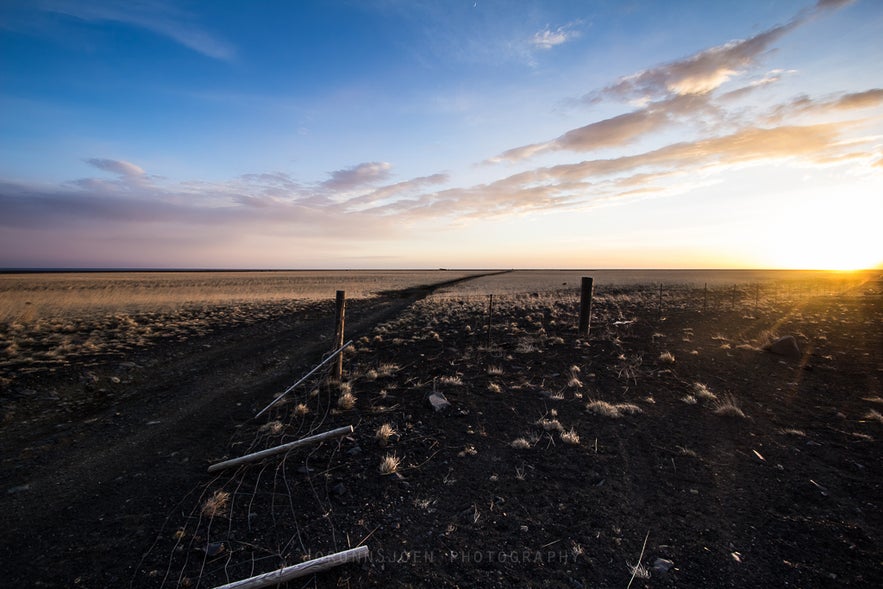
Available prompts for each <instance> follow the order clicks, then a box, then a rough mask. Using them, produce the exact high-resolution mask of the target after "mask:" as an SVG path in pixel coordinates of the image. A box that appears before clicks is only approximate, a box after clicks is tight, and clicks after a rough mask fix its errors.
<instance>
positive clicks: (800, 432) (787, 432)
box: [782, 427, 806, 438]
mask: <svg viewBox="0 0 883 589" xmlns="http://www.w3.org/2000/svg"><path fill="white" fill-rule="evenodd" d="M782 433H783V434H785V435H786V436H796V437H798V438H805V437H806V432H804V431H803V430H802V429H794V428H791V427H789V428H786V429H783V430H782Z"/></svg>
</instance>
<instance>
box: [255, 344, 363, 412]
mask: <svg viewBox="0 0 883 589" xmlns="http://www.w3.org/2000/svg"><path fill="white" fill-rule="evenodd" d="M352 344H353V340H350V341H348V342H347V343H345V344H343V345H342V346H340V347H339V348H337V349H336V350H335V351H333V352H332V353H331V355H330V356H328V357H327V358H325V359H324V360H322V361H321V362H319V365H318V366H316V367H315V368H313V369H312V370H310V371H309V372H307V373H306V374H305V375H304V377H303V378H301V379H300V380H299V381H297V382H296V383H294V384H293V385H291V386H290V387H288V388H287V389H285V391H284V392H283V393H282V394H281V395H279V396H278V397H276V398H275V399H273V400H272V401H271V402H270V404H269V405H267V406H266V407H264V408H263V409H261V410H260V411H258V412H257V413H255V417H260V416H261V414H263V413H264V411H266V410H267V409H269V408H270V407H272V406H273V405H275V404H276V403H278V402H279V399H281V398H282V397H284V396H285V395H287V394H288V393H290V392H291V391H293V390H294V389H296V388H297V387H298V385H300V383H302V382H303V381H305V380H306V379H308V378H310V377H311V376H313V374H314V373H315V372H316V371H317V370H319V369H320V368H322V367H323V366H325V365H326V364H328V362H330V361H331V359H332V358H335V357H336V356H337V355H338V354H340V353H341V352H343V351H344V350H345V349H346V348H347V347H349V346H351V345H352Z"/></svg>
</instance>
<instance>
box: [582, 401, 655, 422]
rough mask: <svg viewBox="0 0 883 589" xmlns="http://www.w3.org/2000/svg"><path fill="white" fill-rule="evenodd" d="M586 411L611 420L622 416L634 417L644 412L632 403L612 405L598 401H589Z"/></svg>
mask: <svg viewBox="0 0 883 589" xmlns="http://www.w3.org/2000/svg"><path fill="white" fill-rule="evenodd" d="M586 410H588V411H589V412H591V413H594V414H596V415H603V416H604V417H611V418H613V419H617V418H620V417H622V416H623V415H634V414H636V413H643V412H644V411H643V410H642V409H641V408H640V407H638V406H637V405H635V404H634V403H616V404H613V403H608V402H607V401H601V400H599V399H595V400H592V401H589V403H588V404H587V405H586Z"/></svg>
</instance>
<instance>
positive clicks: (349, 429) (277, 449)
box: [208, 425, 353, 472]
mask: <svg viewBox="0 0 883 589" xmlns="http://www.w3.org/2000/svg"><path fill="white" fill-rule="evenodd" d="M351 433H353V426H351V425H348V426H346V427H339V428H337V429H333V430H331V431H328V432H325V433H321V434H316V435H315V436H309V437H306V438H303V439H300V440H295V441H294V442H289V443H287V444H282V445H281V446H274V447H272V448H267V449H266V450H261V451H260V452H254V453H252V454H246V455H245V456H240V457H239V458H231V459H230V460H225V461H223V462H218V463H215V464H212V465H211V466H209V467H208V471H209V472H215V471H218V470H223V469H225V468H229V467H231V466H238V465H240V464H244V463H246V462H252V461H254V460H260V459H261V458H266V457H267V456H273V455H275V454H281V453H282V452H287V451H289V450H291V449H293V448H298V447H300V446H306V445H308V444H313V443H315V442H321V441H322V440H327V439H328V438H339V437H341V436H345V435H348V434H351Z"/></svg>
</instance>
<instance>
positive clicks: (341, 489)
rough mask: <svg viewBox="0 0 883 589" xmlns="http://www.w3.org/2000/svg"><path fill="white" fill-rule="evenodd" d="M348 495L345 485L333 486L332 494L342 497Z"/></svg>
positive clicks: (336, 484)
mask: <svg viewBox="0 0 883 589" xmlns="http://www.w3.org/2000/svg"><path fill="white" fill-rule="evenodd" d="M344 493H346V486H345V485H344V484H343V483H335V484H333V485H331V494H332V495H335V496H337V497H340V496H341V495H343V494H344Z"/></svg>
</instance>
